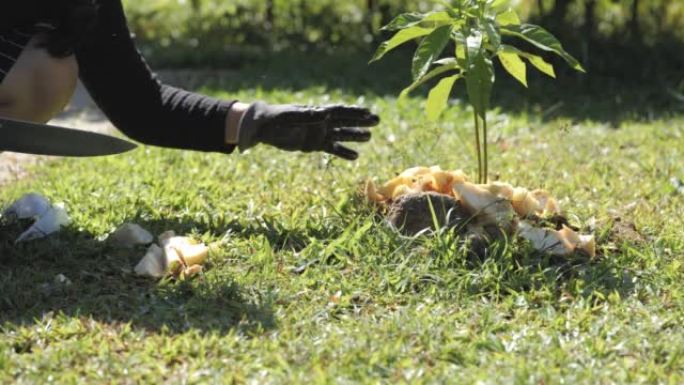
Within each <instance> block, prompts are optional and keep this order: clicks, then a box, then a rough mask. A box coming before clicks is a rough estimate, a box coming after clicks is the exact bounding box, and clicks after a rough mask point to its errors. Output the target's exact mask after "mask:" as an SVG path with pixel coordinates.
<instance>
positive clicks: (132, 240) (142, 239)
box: [109, 223, 154, 247]
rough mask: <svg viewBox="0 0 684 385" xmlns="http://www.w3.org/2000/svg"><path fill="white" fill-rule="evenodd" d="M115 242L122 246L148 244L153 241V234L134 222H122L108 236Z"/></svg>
mask: <svg viewBox="0 0 684 385" xmlns="http://www.w3.org/2000/svg"><path fill="white" fill-rule="evenodd" d="M109 239H110V240H111V241H112V242H114V243H115V244H117V245H119V246H123V247H134V246H137V245H149V244H150V243H152V242H154V236H153V235H152V234H150V232H149V231H147V230H145V229H143V228H142V227H141V226H140V225H137V224H135V223H124V224H123V225H121V226H119V228H118V229H116V231H114V232H113V233H112V235H110V236H109Z"/></svg>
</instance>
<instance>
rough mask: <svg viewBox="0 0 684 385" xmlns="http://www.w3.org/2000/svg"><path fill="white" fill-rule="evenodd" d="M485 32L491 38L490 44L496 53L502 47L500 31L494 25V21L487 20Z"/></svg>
mask: <svg viewBox="0 0 684 385" xmlns="http://www.w3.org/2000/svg"><path fill="white" fill-rule="evenodd" d="M484 27H485V32H486V33H487V37H488V38H489V44H491V45H492V47H493V48H494V51H497V50H498V49H499V47H500V46H501V35H499V30H498V28H497V27H496V25H495V24H494V21H493V20H487V21H485V24H484Z"/></svg>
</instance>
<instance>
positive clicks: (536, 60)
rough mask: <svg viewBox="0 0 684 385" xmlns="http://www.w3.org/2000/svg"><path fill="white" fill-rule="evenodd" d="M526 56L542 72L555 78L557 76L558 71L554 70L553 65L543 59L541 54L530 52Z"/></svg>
mask: <svg viewBox="0 0 684 385" xmlns="http://www.w3.org/2000/svg"><path fill="white" fill-rule="evenodd" d="M525 57H526V58H527V60H529V61H530V64H532V65H533V66H534V67H535V68H536V69H538V70H539V71H540V72H542V73H545V74H547V75H549V76H551V77H552V78H554V79H555V78H556V71H554V69H553V65H552V64H551V63H548V62H547V61H546V60H544V59H542V57H541V56H537V55H531V54H528V55H526V56H525Z"/></svg>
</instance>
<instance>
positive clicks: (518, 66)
mask: <svg viewBox="0 0 684 385" xmlns="http://www.w3.org/2000/svg"><path fill="white" fill-rule="evenodd" d="M498 56H499V61H501V64H502V65H503V67H504V68H505V69H506V71H508V73H509V74H511V76H513V77H514V78H516V79H517V80H518V81H519V82H520V83H522V84H523V85H524V86H525V87H527V65H526V64H525V62H524V61H522V59H521V58H520V56H519V55H518V54H517V53H511V52H499V54H498Z"/></svg>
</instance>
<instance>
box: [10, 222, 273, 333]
mask: <svg viewBox="0 0 684 385" xmlns="http://www.w3.org/2000/svg"><path fill="white" fill-rule="evenodd" d="M178 227H180V226H178ZM19 228H20V226H17V225H7V224H3V225H2V226H0V260H1V261H2V263H3V265H4V267H5V268H4V269H3V271H2V272H0V291H2V293H3V295H2V300H0V325H1V324H3V323H5V322H11V323H15V324H33V323H35V322H36V320H37V319H40V318H41V317H43V315H45V314H47V313H52V312H54V313H61V314H64V315H67V316H72V317H87V318H92V319H95V320H97V321H100V322H104V323H130V324H131V325H132V326H133V327H137V328H142V329H145V330H150V331H157V332H159V331H165V332H171V333H183V332H186V331H189V330H199V331H200V332H218V333H226V332H228V331H231V330H237V331H238V332H241V333H252V332H256V331H259V330H268V329H272V328H275V327H276V326H277V325H276V320H275V317H274V312H273V310H272V307H271V303H270V301H269V300H268V299H261V298H255V296H252V295H250V293H249V288H245V287H241V286H240V285H238V284H237V283H236V282H235V281H234V280H233V279H232V278H231V277H230V276H224V275H221V274H205V275H202V276H200V277H198V278H196V279H192V280H188V281H174V280H162V281H160V282H157V281H151V280H150V279H146V278H140V277H137V276H135V275H134V274H133V273H132V271H131V270H132V266H134V265H135V264H136V263H137V262H138V260H139V259H140V257H141V256H142V255H143V254H144V251H145V248H144V247H143V248H142V249H121V248H116V247H114V246H112V245H110V244H109V243H108V242H102V241H99V240H97V239H96V238H95V236H94V235H93V234H89V233H86V232H82V231H78V230H77V229H75V228H73V227H70V228H66V229H63V230H62V231H61V232H60V233H59V234H58V235H54V236H50V237H48V238H46V239H42V240H37V241H33V242H29V243H25V244H19V245H15V244H14V239H15V238H16V236H17V235H18V234H19V233H20V232H21V231H20V230H19ZM22 228H23V227H22ZM167 228H175V227H174V226H173V225H169V227H167ZM257 297H258V296H257Z"/></svg>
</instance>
